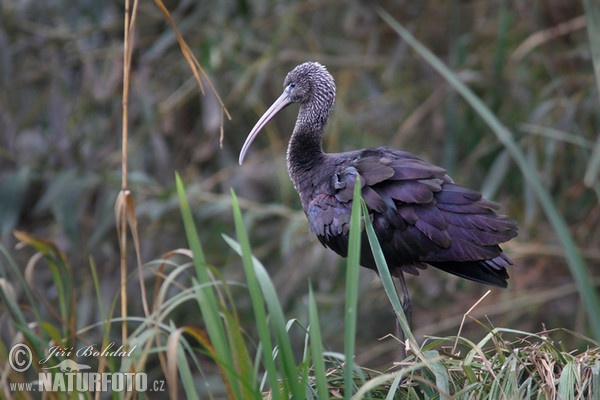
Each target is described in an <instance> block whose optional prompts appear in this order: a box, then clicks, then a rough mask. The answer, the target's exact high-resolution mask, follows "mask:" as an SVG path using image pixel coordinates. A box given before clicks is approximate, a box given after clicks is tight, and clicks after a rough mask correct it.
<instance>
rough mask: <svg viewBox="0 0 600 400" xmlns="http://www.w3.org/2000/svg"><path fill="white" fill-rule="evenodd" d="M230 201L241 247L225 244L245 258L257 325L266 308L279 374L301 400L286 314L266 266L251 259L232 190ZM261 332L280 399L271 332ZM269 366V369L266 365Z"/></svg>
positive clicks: (273, 390) (274, 389)
mask: <svg viewBox="0 0 600 400" xmlns="http://www.w3.org/2000/svg"><path fill="white" fill-rule="evenodd" d="M231 198H232V206H233V214H234V223H235V229H236V235H237V237H238V240H239V247H238V246H236V244H235V242H233V241H232V240H230V239H229V240H228V238H226V240H227V242H228V244H229V245H230V246H232V248H233V249H234V250H236V251H237V252H238V253H240V255H241V256H242V261H243V264H244V271H245V273H246V279H247V281H248V290H249V291H250V296H251V300H252V304H253V308H254V311H255V317H256V321H257V323H258V324H259V325H261V324H262V321H267V318H266V315H265V311H264V306H265V304H266V306H267V308H268V310H269V314H270V318H271V323H272V326H273V331H274V334H275V339H276V341H277V345H278V350H279V357H280V360H281V362H280V364H281V366H282V371H280V373H281V374H283V376H284V378H285V380H286V382H287V383H288V385H289V389H290V391H291V394H292V395H293V397H294V398H302V397H303V396H304V390H303V388H302V386H301V385H300V384H299V381H298V370H297V368H296V363H295V362H294V355H293V351H292V345H291V342H290V338H289V336H288V333H287V331H286V324H285V318H284V315H283V310H282V309H281V304H280V303H279V299H278V297H277V293H276V291H275V288H274V286H273V283H272V282H271V279H270V278H269V275H268V274H267V272H266V270H265V268H264V266H263V265H262V264H261V263H260V262H259V261H258V260H257V259H256V258H254V257H253V256H252V251H251V248H250V241H249V239H248V233H247V232H246V228H245V227H244V222H243V219H242V212H241V210H240V207H239V203H238V200H237V197H236V195H235V193H234V191H233V190H231ZM257 312H258V313H257ZM258 328H259V329H260V330H262V333H261V331H259V337H260V339H261V341H265V340H266V342H264V343H263V358H264V361H265V366H266V368H267V371H268V373H269V377H268V378H269V384H270V385H271V395H272V396H273V398H279V392H278V386H277V375H276V373H277V371H276V369H275V365H274V364H270V362H271V361H272V357H273V355H272V354H273V353H272V351H273V348H272V345H271V342H270V337H269V332H268V330H265V329H267V328H268V326H267V325H266V323H265V326H262V327H261V326H259V327H258ZM267 363H269V364H270V365H267ZM284 387H285V386H284Z"/></svg>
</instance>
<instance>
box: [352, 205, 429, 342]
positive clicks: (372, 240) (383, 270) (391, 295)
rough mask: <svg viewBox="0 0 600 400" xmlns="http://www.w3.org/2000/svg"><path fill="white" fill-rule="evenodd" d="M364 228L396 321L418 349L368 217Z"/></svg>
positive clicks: (365, 210)
mask: <svg viewBox="0 0 600 400" xmlns="http://www.w3.org/2000/svg"><path fill="white" fill-rule="evenodd" d="M361 203H362V208H363V214H364V215H369V210H368V209H367V205H366V204H365V202H364V201H362V202H361ZM365 229H366V231H367V238H368V239H369V245H370V246H371V251H372V252H373V257H374V258H375V264H376V265H377V271H378V273H379V277H380V278H381V283H382V284H383V288H384V290H385V293H386V294H387V296H388V299H389V300H390V302H391V303H392V307H393V308H394V312H395V313H396V316H397V318H398V321H399V322H400V326H401V327H402V331H403V332H404V335H405V337H406V338H408V339H409V340H410V342H411V347H412V348H413V349H418V348H419V346H418V344H417V340H416V339H415V337H414V335H413V333H412V331H411V330H410V326H409V325H408V320H407V319H406V315H405V314H404V310H403V309H402V303H401V302H400V299H399V298H398V293H397V292H396V288H395V286H394V282H393V280H392V279H393V278H392V275H391V274H390V270H389V268H388V265H387V262H386V261H385V257H384V255H383V250H381V246H380V244H379V241H378V240H377V235H376V234H375V230H374V229H373V224H372V223H371V220H370V219H369V218H365Z"/></svg>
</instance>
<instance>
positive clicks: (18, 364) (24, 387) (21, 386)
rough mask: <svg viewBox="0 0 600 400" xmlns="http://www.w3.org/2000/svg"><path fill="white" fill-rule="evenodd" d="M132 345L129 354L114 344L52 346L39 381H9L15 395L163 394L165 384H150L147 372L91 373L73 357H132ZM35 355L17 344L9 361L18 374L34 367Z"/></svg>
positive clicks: (41, 369) (157, 381)
mask: <svg viewBox="0 0 600 400" xmlns="http://www.w3.org/2000/svg"><path fill="white" fill-rule="evenodd" d="M135 347H136V346H133V348H131V349H130V350H128V351H125V350H123V346H119V347H118V348H116V345H115V344H114V343H109V344H108V345H107V346H106V347H105V348H104V349H97V348H95V346H94V345H91V346H86V347H82V348H80V349H78V350H77V351H74V348H66V349H65V348H62V347H59V346H53V347H51V348H49V349H48V354H49V355H48V356H47V357H45V358H44V359H42V360H40V361H39V362H38V366H39V372H38V379H37V380H36V381H34V382H10V389H11V391H13V392H25V391H38V392H69V393H73V392H88V391H94V392H109V391H110V392H124V391H125V392H131V391H137V392H145V391H156V392H158V391H164V390H165V389H166V388H165V381H164V380H156V381H154V382H151V385H148V377H147V375H146V373H145V372H113V373H111V372H102V373H99V372H92V371H89V372H88V370H91V368H92V367H91V366H89V365H87V364H83V363H78V362H76V361H74V360H73V359H71V358H75V357H79V358H81V357H98V356H112V357H129V356H131V353H132V352H133V351H134V350H135ZM55 357H60V358H65V357H70V358H66V359H64V360H62V361H61V362H59V363H58V364H57V365H55V366H53V367H44V364H46V363H47V362H48V361H49V360H50V359H52V358H55ZM32 360H33V358H32V353H31V349H30V348H29V346H27V345H26V344H25V343H18V344H16V345H14V346H13V347H12V348H11V349H10V352H9V355H8V362H9V365H10V367H11V368H12V369H13V370H14V371H15V372H25V371H27V370H28V369H29V368H30V367H31V365H32Z"/></svg>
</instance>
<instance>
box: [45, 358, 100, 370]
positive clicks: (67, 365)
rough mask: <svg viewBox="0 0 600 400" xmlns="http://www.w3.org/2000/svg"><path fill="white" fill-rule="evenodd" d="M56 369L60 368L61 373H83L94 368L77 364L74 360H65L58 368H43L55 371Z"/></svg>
mask: <svg viewBox="0 0 600 400" xmlns="http://www.w3.org/2000/svg"><path fill="white" fill-rule="evenodd" d="M55 368H59V369H60V371H61V372H81V371H83V370H84V369H90V368H92V367H90V366H89V365H85V364H77V363H76V362H75V361H73V360H64V361H61V362H60V363H59V364H58V365H57V366H54V367H48V368H43V369H55Z"/></svg>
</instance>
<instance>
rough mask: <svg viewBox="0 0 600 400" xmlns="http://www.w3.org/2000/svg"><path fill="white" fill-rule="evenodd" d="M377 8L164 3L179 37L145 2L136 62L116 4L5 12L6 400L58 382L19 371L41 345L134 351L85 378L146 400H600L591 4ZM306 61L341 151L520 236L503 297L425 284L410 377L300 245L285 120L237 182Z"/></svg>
mask: <svg viewBox="0 0 600 400" xmlns="http://www.w3.org/2000/svg"><path fill="white" fill-rule="evenodd" d="M380 5H381V9H374V8H369V7H367V6H365V5H364V4H363V3H361V2H349V3H341V2H326V3H318V2H308V3H305V2H291V3H289V4H286V5H283V4H281V5H278V6H273V5H270V4H267V3H264V4H262V3H256V4H255V3H253V4H250V3H245V2H219V4H218V5H203V4H194V3H192V2H185V1H183V2H171V3H168V4H166V6H167V7H168V9H169V10H171V16H172V18H173V22H174V25H175V26H176V27H177V29H178V30H179V32H180V33H181V35H182V36H181V37H179V38H178V36H177V35H176V34H175V33H174V30H173V28H172V27H171V26H170V25H169V22H168V19H167V18H166V16H165V14H164V13H161V10H160V8H159V7H157V6H156V5H155V4H150V3H143V4H140V5H139V9H136V16H137V17H136V19H135V21H134V22H133V30H132V32H135V35H134V36H130V39H134V40H132V41H131V42H126V43H127V47H126V51H125V52H123V43H124V41H123V10H122V8H121V6H118V5H116V4H108V5H105V4H101V3H98V2H86V1H80V2H76V3H75V2H69V1H64V2H57V3H51V4H45V3H44V4H33V3H31V4H29V3H27V2H23V3H19V4H16V3H15V4H11V5H7V6H5V7H4V8H3V9H2V11H1V15H0V18H1V19H2V23H1V24H0V53H1V54H0V59H1V60H2V62H1V63H0V84H1V87H2V90H1V91H0V129H1V131H2V134H1V135H0V155H1V157H0V164H1V172H0V180H1V182H2V184H1V185H0V230H1V235H2V247H1V250H2V253H3V254H2V258H1V259H0V265H1V268H0V272H1V277H0V279H1V281H0V283H1V285H0V288H1V290H0V293H1V294H2V305H1V308H0V310H1V311H2V316H1V318H0V324H1V325H0V335H1V336H0V338H1V342H0V361H2V363H1V365H0V368H1V375H2V389H3V393H4V395H6V396H7V397H9V396H11V395H14V396H21V397H22V398H27V397H28V396H29V394H27V393H19V394H15V393H11V392H9V388H10V385H9V384H10V383H18V382H30V381H32V380H34V379H36V376H37V372H39V371H40V370H41V368H42V366H40V365H39V364H38V365H37V367H36V368H33V369H31V370H29V371H27V372H25V373H17V372H15V371H14V370H13V369H11V368H10V366H9V364H8V360H9V358H10V349H11V347H12V345H13V344H15V343H19V342H25V343H27V344H28V345H29V346H30V348H31V350H32V357H33V359H34V361H36V362H39V361H40V360H43V359H44V358H45V357H47V356H48V352H49V349H50V348H51V347H52V346H55V345H58V346H62V348H64V349H66V348H70V347H73V348H80V347H82V346H84V345H90V344H96V345H97V346H99V347H102V348H105V347H106V346H107V345H108V344H110V343H117V344H119V345H120V344H123V345H124V346H125V347H126V348H128V349H131V348H134V350H135V351H134V352H133V353H132V356H131V357H125V358H121V357H104V356H98V357H79V358H77V357H71V358H75V359H76V361H78V362H80V363H87V364H90V365H91V366H92V371H99V372H101V371H110V372H115V371H146V372H148V374H149V377H150V379H151V380H153V381H164V382H165V385H164V388H163V389H164V390H165V391H164V392H161V393H145V394H139V395H140V396H146V397H150V398H157V397H164V398H167V397H168V396H175V395H176V394H178V395H179V396H180V397H182V398H186V397H190V398H193V397H194V396H197V397H200V398H204V397H206V396H209V395H211V396H213V398H228V397H229V398H233V397H235V398H260V397H262V396H266V395H267V393H269V394H268V396H270V397H271V398H277V397H284V398H285V397H292V398H302V397H307V398H327V397H350V396H351V394H353V395H354V396H355V397H356V398H362V397H363V396H366V395H370V396H372V397H373V398H386V396H387V398H394V396H396V398H406V397H410V398H430V397H434V398H440V397H441V398H444V397H447V396H448V395H452V396H453V397H458V398H463V397H464V398H480V397H486V396H487V397H489V398H532V397H533V398H559V397H560V398H578V397H579V398H582V397H591V396H594V395H595V396H598V393H599V390H600V378H599V376H600V375H599V372H598V371H599V369H600V355H599V353H598V340H600V333H599V332H598V329H599V328H598V324H599V323H600V322H599V321H598V318H597V317H595V316H598V315H600V310H599V309H598V308H596V302H597V300H594V298H595V297H597V296H595V292H596V291H597V287H598V284H599V279H600V277H599V275H598V272H597V270H598V265H599V264H600V253H599V252H598V248H600V246H599V244H600V230H598V228H597V226H598V223H599V222H600V221H599V219H600V212H599V211H600V202H599V201H598V198H599V197H598V195H599V193H600V190H599V189H600V185H599V183H598V171H599V170H600V169H599V164H600V141H599V140H598V134H597V132H598V125H599V124H598V122H599V118H598V116H599V114H598V109H599V108H598V100H599V97H598V85H599V84H598V82H600V77H598V76H595V75H594V71H598V66H599V65H600V54H596V52H595V49H598V48H600V44H599V43H597V40H598V39H597V38H598V37H600V36H599V35H596V34H595V32H597V31H598V29H600V28H598V26H600V25H599V24H598V23H597V19H598V14H599V11H598V10H597V6H596V5H595V4H594V3H593V2H583V3H581V4H580V3H573V2H570V1H564V2H562V1H556V2H552V4H550V3H546V2H544V3H539V4H538V3H533V4H526V5H523V4H518V5H513V4H507V3H506V2H501V1H498V2H475V3H472V4H471V3H469V4H463V3H459V2H439V1H427V2H421V3H415V4H412V3H411V4H405V5H401V4H398V3H397V2H383V3H381V4H380ZM131 6H132V7H133V4H132V5H131ZM381 10H385V12H382V11H381ZM404 28H406V29H407V30H408V32H410V33H411V34H408V33H407V31H405V30H404ZM411 37H414V38H417V39H418V40H419V41H420V42H421V43H423V44H424V48H420V47H419V46H418V45H416V44H415V43H413V42H411ZM178 39H183V40H184V42H185V44H184V45H183V47H182V46H181V43H184V42H183V41H179V40H178ZM186 46H189V53H188V49H187V48H186ZM429 51H430V52H431V53H433V54H435V55H437V57H439V58H440V59H441V61H442V64H440V63H439V62H438V61H437V60H436V59H435V58H431V55H430V54H429ZM123 54H125V56H124V55H123ZM182 54H184V55H186V54H187V55H188V58H187V59H186V57H184V56H182ZM127 55H129V56H127ZM192 56H193V57H196V58H197V60H198V64H195V63H194V60H193V59H192ZM129 57H130V59H129ZM306 60H317V61H320V62H322V63H324V64H326V65H327V66H328V68H329V70H330V71H331V72H332V74H333V75H334V77H335V78H336V82H337V85H338V99H337V103H336V110H335V112H334V115H333V117H332V120H331V121H330V125H329V131H328V136H327V139H326V144H325V145H326V148H327V149H328V150H330V151H341V150H349V149H352V148H358V147H366V146H379V145H389V146H392V147H402V148H405V149H407V150H410V151H412V152H414V153H417V154H420V155H422V156H423V157H425V158H427V159H429V160H431V161H433V162H436V163H438V164H441V165H444V166H445V167H446V168H447V169H448V170H449V171H450V172H451V174H452V175H453V176H454V178H455V180H457V181H458V182H460V183H463V184H466V185H468V186H472V187H476V188H481V190H482V191H483V192H484V193H485V194H486V196H488V197H490V198H492V199H494V200H497V201H500V202H502V203H503V204H504V206H505V208H504V210H503V211H504V212H506V213H508V214H510V215H511V216H513V217H514V218H515V219H517V220H518V221H519V224H520V226H521V229H520V235H519V237H518V238H517V239H516V240H514V241H512V242H511V243H509V244H507V246H506V249H507V252H508V253H509V254H510V255H511V257H512V258H513V259H514V260H515V261H516V262H517V264H518V266H517V267H516V268H514V269H513V270H512V271H511V280H510V287H509V289H507V290H504V291H502V290H493V291H492V292H491V293H490V294H488V295H485V296H484V293H485V292H486V291H487V288H485V287H481V286H478V285H475V284H471V283H469V282H465V281H463V280H460V279H455V278H453V277H449V276H444V274H441V273H440V274H438V273H436V271H431V270H427V271H424V272H423V273H422V274H421V276H419V277H414V278H412V277H411V278H410V279H409V282H408V284H409V287H410V288H411V293H412V296H413V299H414V303H415V308H416V309H415V315H414V320H413V322H414V324H413V325H414V330H413V331H411V332H407V333H408V334H409V335H408V336H409V337H410V336H414V342H412V343H411V345H410V350H409V352H408V355H409V358H408V359H407V360H405V361H404V362H403V363H401V364H399V365H398V364H394V363H393V362H394V361H397V349H398V345H399V344H398V341H397V340H396V339H395V338H393V337H391V336H388V334H390V333H393V332H394V329H395V328H394V326H395V320H396V317H398V315H397V314H396V313H395V312H394V311H393V308H392V306H390V303H391V304H395V300H394V296H393V294H392V293H390V297H388V296H387V295H386V291H385V290H384V288H383V287H382V284H381V280H380V279H379V278H377V276H376V275H375V274H373V273H372V272H371V271H362V270H360V269H358V268H355V267H356V260H355V259H354V260H353V259H352V258H350V259H349V260H341V259H339V258H338V257H337V256H335V255H333V254H330V253H328V252H327V251H326V250H325V249H322V248H321V246H320V245H319V244H318V243H316V241H315V240H314V239H313V238H312V237H311V236H310V235H309V234H308V229H307V224H306V222H305V217H304V215H303V214H302V212H301V211H300V208H299V202H298V199H297V195H296V194H295V193H294V191H293V188H292V187H291V184H290V182H289V179H288V178H287V173H286V171H285V167H284V149H285V146H286V144H287V138H288V136H289V131H290V130H291V127H292V124H293V118H294V117H295V115H294V111H288V112H286V113H284V114H283V116H282V117H281V118H278V119H277V120H276V121H274V122H273V123H271V124H270V125H269V126H268V127H267V129H266V132H265V134H264V135H263V139H262V141H258V142H257V143H256V144H255V146H254V147H253V151H252V154H250V158H248V160H247V165H245V166H244V167H243V168H240V167H238V166H237V163H236V161H235V160H236V158H237V151H238V150H239V147H240V145H241V143H242V142H243V139H244V137H245V135H246V134H247V132H248V130H249V128H250V127H251V126H252V124H253V123H254V122H255V121H256V119H257V117H258V115H259V114H261V113H262V111H264V110H265V109H266V107H267V106H268V104H269V103H270V101H272V100H273V99H275V98H276V96H277V95H278V94H279V92H280V91H281V82H282V80H283V77H284V76H285V73H286V72H287V71H288V70H289V69H290V68H291V67H293V66H294V65H296V64H297V63H299V62H302V61H306ZM129 62H131V70H130V72H129V73H130V75H128V77H127V78H126V79H125V80H124V79H123V66H124V65H125V66H127V65H129V64H128V63H129ZM444 65H447V66H448V67H449V71H451V72H448V71H446V70H445V69H444ZM197 66H201V68H197ZM190 67H192V71H194V70H196V71H197V74H198V78H199V79H200V81H201V82H202V85H203V89H204V94H202V93H200V91H199V90H198V82H197V80H196V78H195V77H194V74H193V73H192V72H190ZM204 73H205V74H206V75H203V74H204ZM126 76H127V73H126ZM124 82H125V84H124ZM209 82H211V83H212V84H213V85H214V89H215V92H216V93H218V95H219V96H221V99H222V101H223V105H224V106H225V107H226V109H227V110H228V113H229V115H230V116H231V117H232V118H231V119H229V118H228V114H227V113H226V112H225V111H224V109H223V108H222V106H223V105H222V104H220V103H219V98H217V97H215V96H214V95H213V94H212V93H213V91H212V88H211V87H210V85H209ZM124 88H128V89H129V93H128V99H129V101H128V103H127V106H128V108H127V110H126V113H123V112H122V103H123V102H122V99H123V93H124V92H123V89H124ZM123 115H125V116H126V117H127V119H126V120H123V119H122V116H123ZM122 126H126V127H127V130H124V129H122ZM342 135H343V136H342ZM125 150H126V151H125ZM122 151H125V152H124V153H122ZM123 154H126V156H127V159H126V160H127V163H126V165H127V167H128V170H127V171H126V172H127V174H126V175H124V176H125V177H126V178H127V179H126V180H124V179H123V172H124V171H123V170H122V167H123V165H124V163H123V160H124V157H123ZM175 171H179V175H180V177H181V181H180V182H179V185H178V186H177V185H176V182H175V173H174V172H175ZM183 182H185V186H186V189H185V190H184V188H183V186H184V185H183ZM123 188H125V189H127V190H129V192H125V191H123V190H121V191H120V189H123ZM230 188H234V190H235V193H236V197H233V195H232V194H231V193H230ZM115 199H117V202H116V204H117V207H116V208H115ZM134 200H135V205H134ZM188 201H189V204H190V206H191V209H190V208H188V206H187V202H188ZM134 206H135V208H134ZM232 211H233V212H232ZM358 211H360V210H358V209H357V212H358ZM115 215H116V216H117V220H116V223H115ZM182 215H183V219H182ZM115 225H117V226H118V227H120V229H119V230H116V229H115ZM194 227H195V228H194ZM131 233H134V234H133V235H132V234H131ZM125 238H127V239H125ZM232 238H235V239H232ZM188 249H189V250H188ZM236 253H239V254H241V257H240V256H238V255H237V254H236ZM251 254H253V255H254V256H255V257H256V259H255V260H254V261H253V259H252V258H251V256H250V255H251ZM257 260H260V262H261V263H259V262H258V261H257ZM122 282H127V283H126V284H125V285H122ZM384 282H385V279H384ZM124 299H126V301H124ZM140 299H142V300H140ZM355 302H356V304H355V305H354V303H355ZM349 313H350V314H349ZM123 317H125V318H123ZM353 319H356V321H357V322H356V323H355V324H354V323H351V321H352V320H353ZM349 321H350V322H349ZM355 325H356V326H355ZM272 354H276V355H275V357H272V356H271V355H272ZM63 358H69V356H66V357H53V358H52V359H51V360H50V361H49V362H51V364H52V366H56V365H58V363H59V362H60V361H61V360H62V359H63ZM35 364H36V363H34V365H35ZM46 365H50V364H46ZM353 365H354V367H353ZM273 388H277V390H272V389H273ZM390 388H393V389H394V390H390ZM396 388H399V389H398V390H395V389H396ZM87 396H88V397H90V398H91V397H93V394H88V395H87ZM124 396H125V397H127V395H124ZM34 397H35V396H34ZM59 397H61V396H59Z"/></svg>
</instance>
